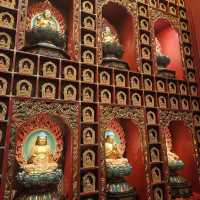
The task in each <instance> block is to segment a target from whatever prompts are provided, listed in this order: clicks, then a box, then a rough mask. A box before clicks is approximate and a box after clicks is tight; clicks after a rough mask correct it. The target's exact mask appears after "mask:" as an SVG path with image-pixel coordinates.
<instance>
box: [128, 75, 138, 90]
mask: <svg viewBox="0 0 200 200" xmlns="http://www.w3.org/2000/svg"><path fill="white" fill-rule="evenodd" d="M130 80H131V88H134V89H140V80H139V78H138V77H137V76H132V77H131V79H130Z"/></svg>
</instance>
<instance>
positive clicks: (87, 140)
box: [83, 127, 95, 144]
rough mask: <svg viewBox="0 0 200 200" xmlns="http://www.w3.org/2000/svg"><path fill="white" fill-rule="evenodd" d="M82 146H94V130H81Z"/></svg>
mask: <svg viewBox="0 0 200 200" xmlns="http://www.w3.org/2000/svg"><path fill="white" fill-rule="evenodd" d="M83 144H95V130H94V129H93V128H90V127H88V128H85V129H83Z"/></svg>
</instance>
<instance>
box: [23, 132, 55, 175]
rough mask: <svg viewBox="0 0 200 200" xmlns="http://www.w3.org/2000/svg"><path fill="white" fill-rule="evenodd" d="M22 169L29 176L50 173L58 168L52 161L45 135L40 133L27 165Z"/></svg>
mask: <svg viewBox="0 0 200 200" xmlns="http://www.w3.org/2000/svg"><path fill="white" fill-rule="evenodd" d="M22 167H23V168H24V170H25V171H26V172H28V173H30V174H34V173H44V172H51V171H53V170H55V169H56V168H57V167H58V165H57V163H56V162H55V161H54V158H53V153H52V151H51V147H50V145H49V144H48V141H47V135H46V133H44V132H42V133H40V135H38V136H37V139H36V142H35V145H34V146H33V147H32V149H31V152H30V156H29V158H28V160H27V163H26V164H24V165H23V166H22Z"/></svg>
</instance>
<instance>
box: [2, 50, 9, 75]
mask: <svg viewBox="0 0 200 200" xmlns="http://www.w3.org/2000/svg"><path fill="white" fill-rule="evenodd" d="M9 67H10V58H9V57H8V56H7V55H5V54H4V53H0V70H5V71H8V70H9Z"/></svg>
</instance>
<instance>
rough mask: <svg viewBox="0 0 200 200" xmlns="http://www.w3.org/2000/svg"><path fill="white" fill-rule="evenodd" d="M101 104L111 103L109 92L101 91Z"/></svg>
mask: <svg viewBox="0 0 200 200" xmlns="http://www.w3.org/2000/svg"><path fill="white" fill-rule="evenodd" d="M101 102H102V103H108V104H110V103H111V93H110V91H109V90H107V89H103V90H102V91H101Z"/></svg>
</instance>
